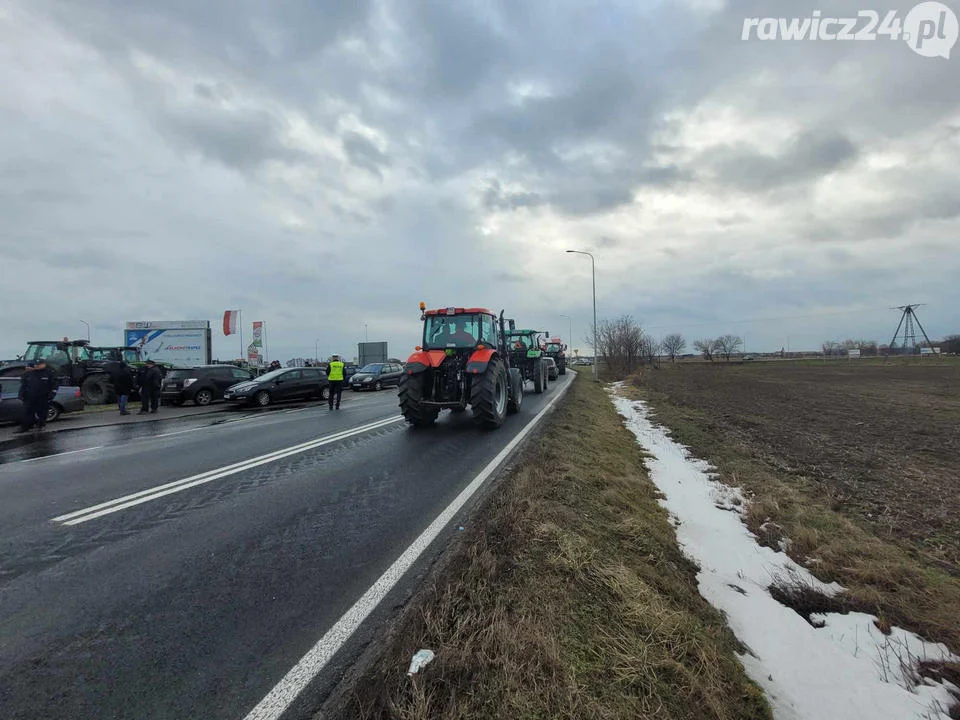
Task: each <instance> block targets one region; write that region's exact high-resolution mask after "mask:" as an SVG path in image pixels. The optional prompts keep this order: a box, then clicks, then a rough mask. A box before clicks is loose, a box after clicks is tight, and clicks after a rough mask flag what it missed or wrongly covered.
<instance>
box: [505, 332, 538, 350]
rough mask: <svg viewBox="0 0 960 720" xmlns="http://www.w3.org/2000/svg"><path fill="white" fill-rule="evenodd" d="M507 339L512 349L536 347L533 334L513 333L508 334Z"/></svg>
mask: <svg viewBox="0 0 960 720" xmlns="http://www.w3.org/2000/svg"><path fill="white" fill-rule="evenodd" d="M507 341H508V343H509V345H510V349H512V350H529V349H530V348H532V347H534V341H533V335H528V334H522V335H521V334H513V335H508V336H507Z"/></svg>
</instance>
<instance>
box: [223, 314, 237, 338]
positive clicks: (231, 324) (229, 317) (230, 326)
mask: <svg viewBox="0 0 960 720" xmlns="http://www.w3.org/2000/svg"><path fill="white" fill-rule="evenodd" d="M239 322H240V311H239V310H227V311H226V312H225V313H223V334H224V335H236V334H237V323H239Z"/></svg>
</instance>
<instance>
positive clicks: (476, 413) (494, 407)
mask: <svg viewBox="0 0 960 720" xmlns="http://www.w3.org/2000/svg"><path fill="white" fill-rule="evenodd" d="M508 382H509V380H508V378H507V370H506V368H505V367H504V366H503V361H502V360H500V359H499V358H495V359H493V360H491V361H490V364H489V365H487V371H486V372H485V373H484V374H483V375H479V376H474V378H473V383H472V387H471V391H470V404H471V405H472V406H473V419H474V420H476V421H477V423H478V424H480V425H481V426H482V427H485V428H498V427H500V426H501V425H503V421H504V420H505V419H506V417H507V397H508V395H509V392H508V390H507V383H508Z"/></svg>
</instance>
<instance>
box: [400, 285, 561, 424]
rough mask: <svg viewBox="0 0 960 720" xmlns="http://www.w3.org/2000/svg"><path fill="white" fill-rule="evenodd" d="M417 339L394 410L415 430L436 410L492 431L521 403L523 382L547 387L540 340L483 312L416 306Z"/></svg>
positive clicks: (542, 389)
mask: <svg viewBox="0 0 960 720" xmlns="http://www.w3.org/2000/svg"><path fill="white" fill-rule="evenodd" d="M420 320H421V322H422V323H423V339H422V341H421V344H420V345H418V346H417V347H416V350H415V351H414V353H413V354H412V355H411V356H410V358H409V359H408V360H407V363H406V365H405V366H404V371H403V376H402V377H401V379H400V385H399V397H400V410H401V412H402V413H403V417H404V418H405V419H406V420H407V422H409V423H410V424H412V425H414V426H415V427H429V426H431V425H433V423H434V421H435V420H436V419H437V416H438V415H439V414H440V411H441V410H450V411H452V412H455V413H459V412H463V411H464V410H466V409H467V407H468V406H469V407H470V409H471V411H472V413H473V419H474V420H475V421H476V422H477V424H478V425H480V426H481V427H485V428H498V427H500V426H501V425H502V424H503V421H504V420H505V419H506V416H507V413H517V412H519V411H520V408H521V406H522V404H523V386H524V383H525V382H526V381H527V380H531V381H532V382H533V385H534V392H537V393H542V392H545V391H546V390H547V389H548V383H549V380H548V374H547V367H546V366H547V361H546V360H545V359H544V347H545V345H544V342H543V341H542V339H541V336H546V335H548V334H549V333H545V332H541V331H537V330H518V329H516V322H515V321H514V320H506V319H504V317H503V311H502V310H501V311H500V314H499V315H497V314H495V313H493V312H491V311H490V310H487V309H485V308H462V307H447V308H440V309H437V310H427V309H426V305H425V304H424V303H420Z"/></svg>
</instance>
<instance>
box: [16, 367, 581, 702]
mask: <svg viewBox="0 0 960 720" xmlns="http://www.w3.org/2000/svg"><path fill="white" fill-rule="evenodd" d="M570 380H571V376H570V375H568V376H566V377H565V378H562V379H561V382H558V383H552V384H551V390H550V392H549V393H547V394H545V395H540V396H538V395H533V394H530V395H527V396H526V397H525V403H524V408H523V410H522V412H521V414H520V415H518V416H509V417H508V419H507V422H506V424H505V425H504V426H503V427H502V428H501V429H500V430H498V431H495V432H485V431H481V430H478V429H477V428H476V427H474V425H473V423H472V421H471V420H470V418H469V413H465V414H463V415H460V416H453V415H450V414H449V413H444V414H443V415H441V419H440V421H439V422H438V425H437V427H436V428H434V429H433V430H429V431H418V430H413V429H411V428H408V427H407V426H406V424H405V423H403V422H402V421H400V417H399V413H398V408H397V407H396V394H395V392H387V391H385V392H381V393H369V394H355V393H347V394H346V395H345V400H344V406H343V409H341V410H340V411H339V412H336V411H334V412H330V411H328V410H327V408H326V406H325V405H308V406H293V407H287V408H283V407H279V408H276V409H273V410H271V411H267V412H264V411H259V410H237V411H232V412H227V413H221V414H217V415H210V416H197V417H189V418H184V419H181V420H176V421H173V420H172V421H169V422H163V423H150V424H144V425H130V426H113V427H108V428H92V429H89V430H82V431H76V432H69V433H57V434H56V435H51V436H50V437H48V438H42V439H39V440H37V441H36V442H34V443H31V444H23V445H16V446H9V445H7V446H5V447H4V448H3V449H0V463H2V464H0V716H2V717H3V718H37V717H51V718H53V717H70V718H145V717H150V718H211V719H213V718H244V717H247V716H248V713H251V711H253V709H254V708H255V707H256V708H258V709H257V713H256V715H255V716H256V717H263V718H267V717H280V712H281V711H282V710H283V708H284V707H286V703H287V702H288V701H289V700H290V699H291V698H293V697H295V698H296V699H295V700H294V701H293V702H292V705H290V707H289V708H288V709H287V710H286V712H285V714H283V717H284V718H289V717H309V715H310V711H311V710H313V709H315V708H316V707H317V706H318V704H319V703H320V702H321V700H322V699H323V697H324V696H325V695H326V694H327V693H328V692H329V690H330V688H331V687H332V686H333V685H334V684H335V683H336V681H337V679H338V676H339V674H340V672H341V671H342V668H343V667H344V666H345V665H347V664H348V663H349V662H350V661H351V660H352V659H353V658H354V657H355V656H356V654H357V653H358V652H359V651H360V649H362V646H363V645H364V644H365V643H366V642H367V641H368V639H369V638H370V637H372V636H373V635H374V634H375V633H376V631H377V627H378V625H379V624H380V623H382V622H383V621H384V619H385V617H386V616H387V615H388V614H389V611H390V608H391V607H392V606H393V605H395V604H396V603H398V602H402V601H403V599H404V598H405V597H406V596H407V595H408V594H409V592H410V589H411V586H412V584H413V583H414V582H415V578H416V576H417V574H418V573H419V572H421V571H422V570H423V568H425V567H426V566H427V565H428V564H429V562H430V560H431V558H432V557H433V556H435V554H436V552H438V551H439V549H440V548H442V546H443V544H444V542H445V540H446V539H448V538H449V534H450V533H451V532H452V529H451V528H450V527H449V526H448V522H447V521H449V520H450V519H451V518H455V520H456V523H463V522H465V517H466V515H465V513H466V512H467V511H468V509H469V507H470V506H469V500H463V497H466V494H464V495H460V494H461V491H463V490H464V489H465V488H468V486H469V487H470V488H473V487H476V486H478V483H479V482H480V481H481V480H482V478H479V479H478V480H477V481H476V482H473V483H472V484H471V481H474V479H475V478H476V477H477V474H478V472H480V470H481V469H482V468H484V467H485V465H487V464H488V463H490V462H491V461H492V460H494V459H495V458H497V456H498V454H503V453H502V452H501V451H503V450H504V448H505V447H506V446H508V444H509V443H511V441H512V440H513V439H514V438H516V437H518V434H522V433H523V432H524V430H525V428H526V426H527V425H528V424H529V423H530V422H531V420H532V419H534V417H535V416H536V415H537V413H538V412H539V411H540V410H542V409H543V408H544V407H545V406H546V404H547V403H548V402H550V401H551V400H553V399H554V398H556V397H558V396H559V394H560V391H561V387H562V386H563V385H564V383H565V382H569V381H570ZM528 387H529V385H528ZM458 495H460V498H458ZM455 499H456V502H457V503H463V502H466V503H467V504H466V505H463V508H462V509H459V508H460V505H456V506H455V510H456V514H455V515H449V516H448V515H445V516H443V517H441V518H440V519H439V520H437V518H438V514H440V513H441V511H443V510H444V509H445V508H448V506H449V505H450V504H451V502H452V501H454V500H455ZM431 523H432V525H431ZM428 526H429V527H433V528H435V531H434V534H436V533H439V535H438V536H437V539H436V540H435V541H433V542H432V544H430V541H431V539H432V538H433V537H434V536H433V535H430V536H428V537H427V539H426V540H424V539H423V537H421V533H423V532H424V529H425V528H428ZM418 544H419V545H423V546H424V547H427V546H429V550H428V552H426V553H424V554H423V555H422V556H420V555H418V554H417V553H419V550H417V553H414V554H412V555H411V554H410V552H409V551H408V548H411V547H419V546H418ZM420 549H423V548H420ZM405 551H408V552H407V553H405ZM402 553H405V554H404V555H403V558H407V557H409V558H411V559H410V563H409V564H408V565H404V566H402V567H401V570H402V571H403V572H401V571H397V572H394V570H395V568H393V569H391V572H392V573H393V574H395V575H396V576H397V577H395V578H393V579H392V580H391V581H390V583H388V584H387V585H382V586H381V585H377V584H376V583H377V582H378V580H379V581H380V582H382V579H383V576H384V574H385V571H387V570H388V568H391V565H392V564H393V563H394V562H395V561H397V559H398V557H401V554H402ZM386 574H387V575H390V574H391V573H386ZM397 578H400V579H399V581H397ZM394 583H395V584H394ZM375 587H379V588H381V590H379V591H377V592H376V593H373V594H372V595H371V589H372V588H375ZM371 598H372V599H371ZM381 599H382V600H383V601H382V602H379V601H380V600H381ZM358 607H360V608H361V611H362V612H361V611H358V610H357V608H358ZM358 612H359V613H360V614H357V613H358ZM367 612H369V613H370V615H369V617H367V618H366V620H365V621H363V622H362V624H361V620H363V618H364V617H365V616H366V613H367ZM345 618H347V619H348V620H349V619H350V618H354V619H355V620H356V622H355V625H359V627H360V629H359V631H357V632H356V633H353V634H351V632H352V630H351V631H350V632H347V631H345V630H344V628H348V629H349V628H352V627H353V626H351V625H349V623H347V625H344V619H345ZM357 618H359V619H357ZM351 622H353V620H351ZM348 626H349V627H348ZM331 637H333V638H334V640H330V639H329V638H331ZM345 638H346V639H345ZM318 648H319V649H318ZM311 651H312V652H314V653H315V655H311V656H308V657H310V658H312V659H311V661H310V662H311V663H312V664H309V663H308V670H307V671H304V670H302V668H303V667H307V666H303V665H302V664H301V665H297V664H298V662H300V661H301V660H302V659H303V658H304V655H305V654H306V653H308V652H311ZM318 657H320V658H323V659H322V661H317V658H318ZM295 666H296V667H297V668H298V670H297V673H294V675H297V674H298V673H299V675H303V673H304V672H307V673H308V679H310V678H313V679H312V680H310V682H307V681H306V680H303V681H301V682H300V684H299V685H298V684H297V683H296V682H292V681H290V679H289V677H287V679H284V678H285V676H287V675H288V671H290V670H291V668H294V667H295ZM314 676H315V677H314ZM271 690H273V691H274V692H273V694H270V693H271ZM301 691H302V692H301ZM265 698H266V699H265ZM258 703H259V705H258ZM251 717H252V716H251Z"/></svg>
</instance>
